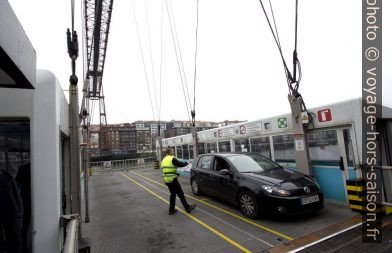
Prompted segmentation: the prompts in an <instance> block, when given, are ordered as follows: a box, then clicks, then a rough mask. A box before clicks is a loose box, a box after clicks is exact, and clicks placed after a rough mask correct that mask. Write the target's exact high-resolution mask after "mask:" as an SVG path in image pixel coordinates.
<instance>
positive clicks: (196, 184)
mask: <svg viewBox="0 0 392 253" xmlns="http://www.w3.org/2000/svg"><path fill="white" fill-rule="evenodd" d="M191 188H192V192H193V194H195V195H196V196H199V195H201V192H200V184H199V182H198V181H197V180H196V179H194V178H192V180H191Z"/></svg>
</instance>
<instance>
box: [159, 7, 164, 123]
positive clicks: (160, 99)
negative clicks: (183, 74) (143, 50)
mask: <svg viewBox="0 0 392 253" xmlns="http://www.w3.org/2000/svg"><path fill="white" fill-rule="evenodd" d="M161 3H162V4H161V54H160V64H159V112H158V121H161V109H162V54H163V53H162V52H163V50H162V44H163V16H164V15H163V11H164V6H163V1H161Z"/></svg>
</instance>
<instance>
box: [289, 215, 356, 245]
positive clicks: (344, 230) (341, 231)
mask: <svg viewBox="0 0 392 253" xmlns="http://www.w3.org/2000/svg"><path fill="white" fill-rule="evenodd" d="M360 225H362V222H360V223H358V224H355V225H353V226H351V227H348V228H345V229H343V230H340V231H338V232H336V233H333V234H331V235H329V236H326V237H324V238H321V239H320V240H317V241H315V242H312V243H309V244H307V245H305V246H302V247H299V248H297V249H295V250H292V251H289V253H296V252H299V251H301V250H304V249H306V248H309V247H311V246H313V245H316V244H318V243H320V242H323V241H326V240H328V239H330V238H332V237H334V236H336V235H339V234H342V233H344V232H346V231H349V230H351V229H353V228H356V227H358V226H360Z"/></svg>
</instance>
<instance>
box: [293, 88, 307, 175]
mask: <svg viewBox="0 0 392 253" xmlns="http://www.w3.org/2000/svg"><path fill="white" fill-rule="evenodd" d="M289 102H290V106H291V112H292V124H293V137H294V149H295V163H296V167H297V171H299V172H302V173H304V174H306V175H311V174H312V171H311V167H310V159H309V149H308V138H307V134H306V128H305V127H304V125H303V123H302V112H303V110H302V100H301V99H300V98H298V97H296V96H295V95H289Z"/></svg>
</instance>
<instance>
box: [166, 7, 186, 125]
mask: <svg viewBox="0 0 392 253" xmlns="http://www.w3.org/2000/svg"><path fill="white" fill-rule="evenodd" d="M165 4H166V12H167V15H168V19H169V24H170V31H171V35H172V41H173V45H174V51H175V53H176V59H177V66H178V71H179V74H180V80H181V85H182V91H183V93H184V99H185V105H186V110H187V114H188V118H189V121H190V112H189V106H188V100H187V97H186V93H185V87H184V80H183V79H184V77H183V76H182V75H183V74H182V71H181V66H180V62H179V56H178V52H177V46H176V42H175V38H174V31H173V24H172V21H171V17H170V11H169V6H168V4H167V0H165Z"/></svg>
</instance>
